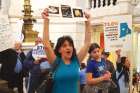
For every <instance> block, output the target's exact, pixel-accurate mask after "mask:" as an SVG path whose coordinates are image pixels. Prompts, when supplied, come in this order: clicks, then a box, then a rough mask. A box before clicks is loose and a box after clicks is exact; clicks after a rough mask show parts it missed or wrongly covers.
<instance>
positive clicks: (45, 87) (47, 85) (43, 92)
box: [36, 63, 58, 93]
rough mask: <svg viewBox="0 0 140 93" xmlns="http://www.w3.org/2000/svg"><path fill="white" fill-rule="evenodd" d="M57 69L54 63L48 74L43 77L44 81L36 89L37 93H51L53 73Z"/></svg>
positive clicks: (56, 64)
mask: <svg viewBox="0 0 140 93" xmlns="http://www.w3.org/2000/svg"><path fill="white" fill-rule="evenodd" d="M57 67H58V63H54V64H53V65H52V68H51V70H50V71H49V73H48V74H46V75H45V79H44V80H43V82H42V83H41V84H40V86H39V87H38V88H37V91H36V92H37V93H52V90H53V85H54V80H53V78H54V72H55V70H56V69H57Z"/></svg>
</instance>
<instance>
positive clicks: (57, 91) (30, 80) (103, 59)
mask: <svg viewBox="0 0 140 93" xmlns="http://www.w3.org/2000/svg"><path fill="white" fill-rule="evenodd" d="M48 16H49V15H48V9H45V10H44V11H43V12H42V18H43V19H44V31H43V39H41V38H37V39H36V41H35V46H36V45H38V44H43V46H44V48H43V51H44V52H45V55H46V57H42V58H35V57H34V55H33V52H34V50H33V49H32V50H30V51H29V52H28V53H27V55H25V54H24V52H23V50H22V44H21V43H20V42H16V43H15V47H14V48H10V49H7V50H4V51H1V52H0V62H1V64H2V66H1V71H0V79H1V80H6V81H7V85H8V86H7V87H8V89H10V90H13V91H14V90H15V88H17V92H18V93H24V91H23V78H24V80H25V89H26V92H27V93H35V92H37V89H38V87H39V86H40V85H41V84H42V82H43V81H44V80H45V78H46V74H48V72H49V70H50V68H51V66H52V65H54V64H57V68H56V69H55V71H54V72H53V81H54V83H53V88H52V93H129V87H130V86H129V81H130V80H129V79H130V75H129V74H130V72H129V68H130V62H129V60H128V57H126V56H121V50H119V49H118V50H116V55H117V61H116V69H115V67H114V65H113V63H112V62H111V61H110V60H109V59H108V57H109V55H110V53H109V52H106V51H105V50H104V51H101V49H100V46H99V45H98V44H97V43H91V32H92V26H91V16H90V14H89V13H87V12H85V17H86V18H87V20H86V21H85V40H84V45H83V46H82V47H81V49H80V51H79V52H78V53H77V52H76V49H75V46H74V42H73V40H72V38H71V37H70V36H62V37H60V38H58V40H57V43H56V46H55V48H54V49H53V47H52V46H51V43H50V41H49V18H48ZM87 53H88V54H89V58H88V60H87V62H85V63H82V62H83V59H84V58H85V56H86V54H87ZM79 69H80V71H79ZM136 76H137V75H136ZM134 80H135V79H134ZM134 85H136V83H134ZM79 87H80V88H79ZM0 93H8V92H1V89H0ZM9 93H12V92H9ZM42 93H47V92H42Z"/></svg>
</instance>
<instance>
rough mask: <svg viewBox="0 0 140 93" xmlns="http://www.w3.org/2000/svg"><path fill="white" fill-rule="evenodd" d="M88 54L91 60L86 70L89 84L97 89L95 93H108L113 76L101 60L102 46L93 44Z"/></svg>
mask: <svg viewBox="0 0 140 93" xmlns="http://www.w3.org/2000/svg"><path fill="white" fill-rule="evenodd" d="M88 53H89V56H90V58H89V60H88V64H87V68H86V69H87V70H86V73H87V84H88V85H90V86H95V87H96V90H95V92H94V93H106V92H107V89H108V84H109V83H108V81H109V80H110V78H111V74H110V72H109V71H108V70H107V68H106V64H105V60H104V59H102V58H101V50H100V46H99V45H98V44H97V43H92V44H91V45H90V47H89V50H88ZM106 81H107V82H106ZM101 83H102V84H101ZM97 84H98V86H97ZM99 84H100V85H99ZM104 84H105V86H104ZM102 85H103V86H102ZM97 88H98V89H97ZM99 88H100V89H99ZM104 88H106V89H104Z"/></svg>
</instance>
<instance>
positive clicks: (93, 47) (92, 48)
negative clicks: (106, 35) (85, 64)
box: [88, 43, 100, 53]
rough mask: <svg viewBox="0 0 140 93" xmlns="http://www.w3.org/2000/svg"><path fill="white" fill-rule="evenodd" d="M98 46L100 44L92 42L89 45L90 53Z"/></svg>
mask: <svg viewBox="0 0 140 93" xmlns="http://www.w3.org/2000/svg"><path fill="white" fill-rule="evenodd" d="M96 48H100V46H99V45H98V44H97V43H92V44H91V45H90V47H89V50H88V53H91V52H92V50H94V49H96Z"/></svg>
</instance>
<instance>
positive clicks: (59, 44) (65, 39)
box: [54, 36, 76, 58]
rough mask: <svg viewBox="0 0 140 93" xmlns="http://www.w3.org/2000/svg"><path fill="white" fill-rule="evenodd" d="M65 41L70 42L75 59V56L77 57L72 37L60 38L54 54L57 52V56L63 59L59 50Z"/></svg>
mask: <svg viewBox="0 0 140 93" xmlns="http://www.w3.org/2000/svg"><path fill="white" fill-rule="evenodd" d="M65 41H68V42H69V43H70V44H71V45H72V47H73V53H72V58H73V57H74V56H76V50H75V48H74V43H73V40H72V38H71V37H70V36H62V37H60V38H59V39H58V40H57V44H56V46H55V49H54V52H55V54H56V56H59V57H61V54H60V53H59V49H60V47H61V46H62V45H63V44H64V42H65Z"/></svg>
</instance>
